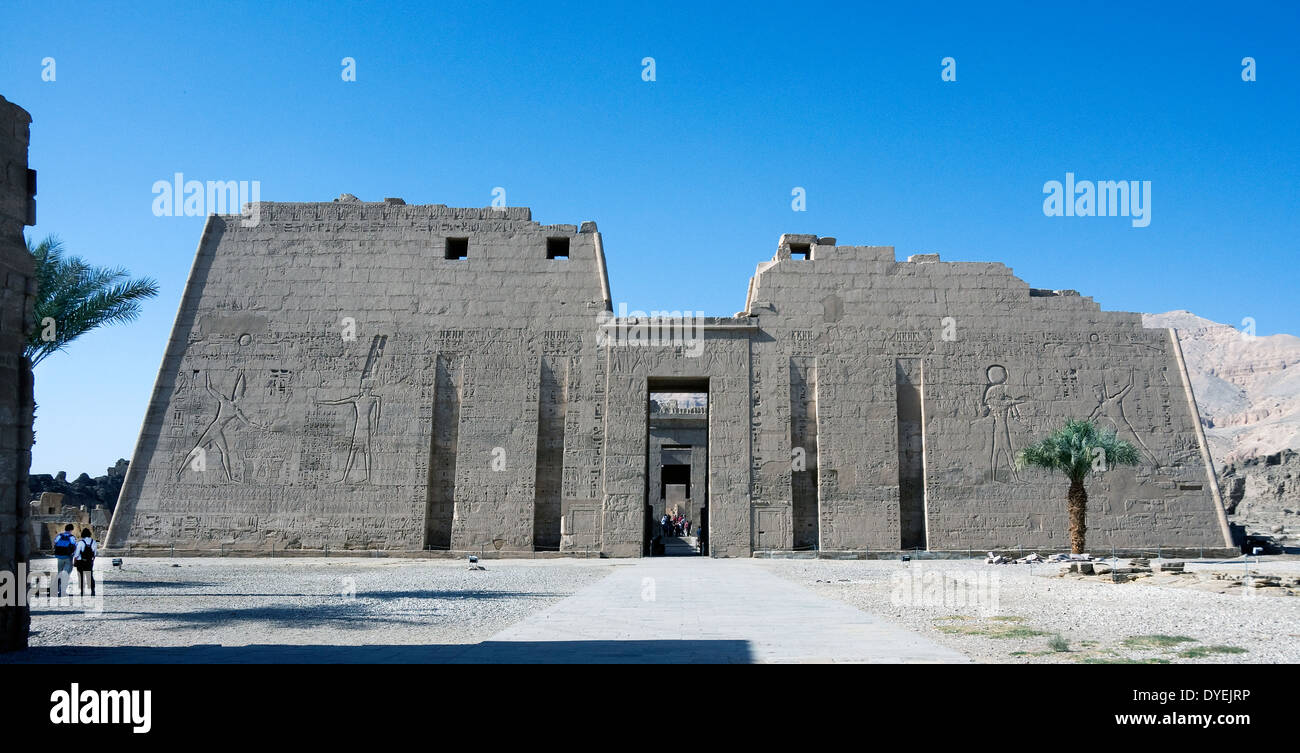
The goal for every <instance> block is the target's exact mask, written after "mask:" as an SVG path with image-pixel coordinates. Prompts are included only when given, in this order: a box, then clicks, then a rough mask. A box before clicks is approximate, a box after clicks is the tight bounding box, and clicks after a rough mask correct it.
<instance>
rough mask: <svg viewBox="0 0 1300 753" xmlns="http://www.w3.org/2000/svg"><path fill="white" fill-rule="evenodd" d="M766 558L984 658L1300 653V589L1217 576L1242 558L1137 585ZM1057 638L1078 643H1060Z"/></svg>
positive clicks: (1266, 657) (1058, 571) (934, 565)
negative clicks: (1235, 582) (1062, 647)
mask: <svg viewBox="0 0 1300 753" xmlns="http://www.w3.org/2000/svg"><path fill="white" fill-rule="evenodd" d="M1121 564H1123V563H1121ZM763 566H765V567H768V568H770V569H771V570H772V572H773V573H775V574H777V575H780V576H782V577H785V578H788V579H790V580H793V581H795V582H797V583H800V584H802V585H804V586H806V587H808V588H811V589H813V590H814V591H816V592H817V593H819V594H821V595H823V596H826V597H829V598H833V599H838V600H840V601H843V602H846V603H848V604H851V605H853V606H855V607H858V608H859V609H862V610H863V611H866V612H871V613H874V614H876V615H879V616H881V617H883V618H885V619H887V620H891V621H893V622H894V623H895V624H896V625H898V626H900V627H904V628H908V629H911V630H915V631H917V632H919V633H921V634H923V635H925V636H927V637H929V638H932V639H933V640H935V641H937V642H939V643H942V644H944V645H946V646H949V647H952V648H954V649H956V650H958V651H961V652H962V653H964V654H966V655H967V656H970V657H971V658H973V659H975V660H976V661H982V662H999V663H1075V662H1082V663H1098V662H1099V663H1113V662H1124V663H1127V662H1133V661H1137V662H1155V663H1164V662H1170V663H1224V662H1228V663H1241V662H1251V663H1296V662H1300V595H1296V593H1297V591H1296V590H1294V589H1283V588H1265V589H1242V588H1240V587H1236V586H1230V585H1229V582H1228V581H1223V580H1216V579H1215V578H1214V577H1213V574H1214V573H1215V572H1226V573H1232V574H1238V575H1239V574H1242V573H1244V572H1245V570H1246V565H1245V564H1244V563H1241V562H1237V563H1234V564H1210V563H1195V562H1188V564H1187V569H1188V570H1189V572H1188V574H1186V575H1181V576H1178V575H1155V576H1151V577H1146V578H1141V579H1138V580H1135V581H1131V582H1128V583H1112V582H1108V581H1107V580H1103V579H1101V578H1098V577H1096V576H1079V575H1069V574H1062V570H1063V569H1064V568H1063V567H1061V566H1059V565H1034V566H1032V567H1031V566H1028V565H986V564H984V563H983V561H982V560H951V561H936V560H930V561H925V562H921V561H914V562H910V563H904V562H897V561H886V560H853V561H843V560H765V561H764V562H763ZM1252 571H1253V572H1255V573H1264V574H1278V575H1283V576H1284V577H1287V578H1291V579H1294V578H1295V577H1296V576H1297V575H1300V561H1298V560H1295V559H1268V558H1265V560H1264V561H1261V562H1259V563H1256V564H1254V565H1253V566H1252ZM945 584H946V585H945ZM1055 635H1060V636H1061V637H1062V638H1064V639H1065V641H1066V642H1067V643H1068V646H1069V650H1067V651H1054V650H1052V648H1051V647H1050V646H1049V640H1051V639H1052V637H1053V636H1055ZM1184 638H1186V639H1191V640H1181V639H1184ZM1189 652H1190V653H1191V654H1193V655H1190V656H1189V655H1185V654H1187V653H1189ZM1196 654H1200V655H1199V656H1197V655H1196Z"/></svg>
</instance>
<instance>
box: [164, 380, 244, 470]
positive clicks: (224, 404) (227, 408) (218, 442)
mask: <svg viewBox="0 0 1300 753" xmlns="http://www.w3.org/2000/svg"><path fill="white" fill-rule="evenodd" d="M203 379H204V388H205V389H206V390H207V392H208V394H209V395H211V396H212V397H214V398H216V400H217V415H216V418H213V419H212V423H210V424H208V428H206V429H204V430H203V434H201V435H200V436H199V440H198V441H197V442H195V443H194V448H193V449H191V450H190V451H189V452H188V453H186V454H185V460H184V462H182V463H181V467H180V468H178V469H177V470H176V476H177V477H178V478H179V477H180V475H181V474H182V473H184V472H185V468H186V467H187V466H189V464H190V461H191V460H192V459H193V458H194V455H195V453H197V452H199V451H201V450H205V449H207V448H208V447H211V448H214V449H215V450H216V451H217V454H219V455H220V456H221V467H222V468H223V469H224V470H225V474H226V480H227V481H234V477H233V475H232V474H231V472H230V468H231V465H232V460H234V458H233V456H232V454H231V452H230V440H229V439H227V438H226V427H227V426H229V425H230V422H231V421H234V420H235V419H239V420H240V421H243V422H244V423H246V424H248V425H249V426H253V427H256V428H258V429H264V428H266V427H264V426H262V425H261V424H258V423H256V422H254V421H253V420H252V419H250V418H249V417H248V416H245V415H244V412H243V411H241V410H240V409H239V406H238V405H236V404H235V403H236V401H238V400H240V399H241V398H243V397H244V392H245V390H246V389H247V384H246V382H245V380H244V372H243V371H242V370H241V371H240V372H239V374H238V375H237V376H236V377H235V386H234V388H233V389H232V390H231V391H230V397H226V396H225V395H223V394H221V392H219V391H217V390H216V389H214V388H213V386H212V375H211V374H210V373H208V374H205V375H204V378H203Z"/></svg>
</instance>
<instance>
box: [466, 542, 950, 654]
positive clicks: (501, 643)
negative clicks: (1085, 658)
mask: <svg viewBox="0 0 1300 753" xmlns="http://www.w3.org/2000/svg"><path fill="white" fill-rule="evenodd" d="M515 643H520V644H527V645H529V646H531V647H533V649H534V650H540V652H541V653H542V654H544V657H545V658H544V660H545V661H549V662H565V661H567V662H649V663H653V662H659V661H667V662H967V661H969V660H968V659H967V658H966V657H965V656H963V655H962V654H960V653H958V652H956V651H953V650H952V649H949V648H945V647H943V646H940V645H939V644H937V643H934V642H933V641H930V640H928V639H926V638H923V637H922V636H920V635H918V634H916V633H913V632H910V631H908V630H904V629H901V628H897V627H894V626H892V625H890V624H888V623H886V622H884V621H883V620H881V619H879V618H877V617H874V616H872V615H869V614H867V613H865V612H862V611H860V610H858V609H855V608H853V607H851V606H849V605H847V604H844V603H842V602H838V601H832V600H830V599H826V598H823V597H821V596H818V595H817V594H814V593H813V592H812V591H809V590H808V589H806V588H803V587H802V586H799V585H798V584H795V583H791V582H789V581H786V580H783V579H781V578H779V577H777V576H775V575H772V574H771V573H769V572H767V571H766V570H764V569H763V568H762V567H761V566H760V565H759V564H757V563H755V562H754V561H753V560H740V559H736V560H720V559H709V558H703V557H700V558H690V557H683V558H668V557H658V558H650V559H642V560H637V561H636V562H634V563H628V564H620V565H619V566H618V567H617V568H616V569H615V571H614V573H613V574H611V575H610V576H608V577H606V578H604V579H603V580H601V581H598V582H597V583H595V584H593V585H591V586H588V587H587V588H585V589H583V590H582V591H579V592H578V593H576V594H574V595H573V596H570V597H569V598H567V599H565V600H563V601H561V602H559V603H558V604H555V605H553V606H551V607H549V608H548V609H545V610H543V611H541V612H539V613H537V614H535V615H533V616H531V617H528V618H526V619H525V620H524V621H522V622H520V623H518V624H516V625H513V626H511V627H509V628H507V629H506V630H504V631H502V632H500V633H497V634H496V635H494V636H493V637H492V639H491V641H489V642H487V643H485V644H480V645H482V646H486V645H494V646H498V647H500V649H501V650H502V652H503V653H505V654H508V655H514V656H515V657H516V660H517V659H518V653H519V652H518V651H517V650H512V647H511V645H510V644H515ZM482 659H483V657H482V656H479V657H476V658H475V659H472V660H482Z"/></svg>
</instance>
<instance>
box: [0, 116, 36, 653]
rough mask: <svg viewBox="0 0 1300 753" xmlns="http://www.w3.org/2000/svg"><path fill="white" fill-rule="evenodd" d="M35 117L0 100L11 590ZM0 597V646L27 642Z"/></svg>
mask: <svg viewBox="0 0 1300 753" xmlns="http://www.w3.org/2000/svg"><path fill="white" fill-rule="evenodd" d="M31 122H32V118H31V116H30V115H28V114H27V111H26V110H24V109H23V108H21V107H18V106H17V105H14V104H11V103H10V102H8V101H6V100H5V98H4V97H0V577H8V578H10V579H11V580H10V582H9V583H8V588H9V594H10V595H11V596H14V595H16V594H17V593H18V592H19V591H20V590H22V589H25V588H26V584H25V583H23V582H21V581H20V580H18V574H19V566H20V565H25V564H26V562H27V560H28V557H29V556H30V554H31V552H30V551H29V550H30V545H29V542H28V529H29V524H28V514H29V512H28V511H29V505H28V502H29V499H28V496H29V495H28V492H27V472H28V470H29V469H30V468H31V460H32V455H31V450H32V411H33V409H34V403H33V397H32V368H31V363H30V362H29V361H28V360H27V358H26V357H25V356H24V355H23V347H24V345H25V344H26V341H27V333H28V332H31V331H32V330H33V328H34V327H35V322H34V320H33V313H32V306H33V304H34V301H35V295H36V279H35V275H34V270H33V268H32V260H31V256H30V255H28V253H27V246H26V244H25V242H24V240H23V226H24V225H35V224H36V198H35V197H36V172H35V171H34V170H30V169H28V167H27V145H28V143H29V141H30V138H29V126H30V124H31ZM17 601H18V600H17V599H16V598H15V599H13V602H12V603H11V602H10V601H9V600H3V601H0V651H9V650H14V649H20V648H25V647H26V646H27V627H28V625H29V624H30V614H29V612H28V608H27V607H26V606H24V605H19V604H18V603H17Z"/></svg>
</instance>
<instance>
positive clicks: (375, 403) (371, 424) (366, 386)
mask: <svg viewBox="0 0 1300 753" xmlns="http://www.w3.org/2000/svg"><path fill="white" fill-rule="evenodd" d="M372 389H373V384H372V382H371V380H370V379H362V380H361V391H360V392H359V393H357V394H355V395H353V396H352V397H345V398H343V399H341V400H317V401H316V404H317V405H351V406H352V436H351V437H350V438H349V440H348V462H347V465H346V466H344V468H343V477H342V478H340V479H339V483H344V482H346V481H347V479H348V474H349V473H351V472H352V464H353V463H355V462H356V458H357V454H358V451H360V452H361V453H362V454H363V458H364V462H365V471H366V475H365V480H366V481H369V480H370V444H371V441H372V440H373V439H374V436H375V428H376V427H377V426H378V425H379V417H380V414H381V407H380V406H381V403H382V400H381V398H380V397H379V396H378V395H375V394H372V393H371V390H372Z"/></svg>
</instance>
